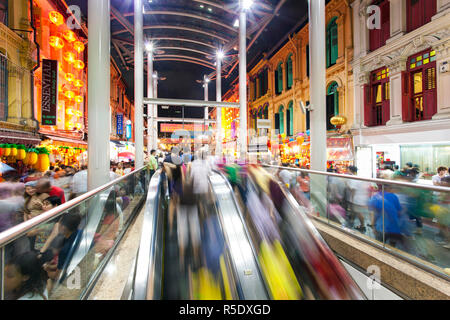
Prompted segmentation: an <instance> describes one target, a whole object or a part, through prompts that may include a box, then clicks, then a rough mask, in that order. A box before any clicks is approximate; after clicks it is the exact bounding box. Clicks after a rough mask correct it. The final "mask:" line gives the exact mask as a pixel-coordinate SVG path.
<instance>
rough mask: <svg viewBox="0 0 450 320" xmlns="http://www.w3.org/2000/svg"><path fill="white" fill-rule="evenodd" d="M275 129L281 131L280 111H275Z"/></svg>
mask: <svg viewBox="0 0 450 320" xmlns="http://www.w3.org/2000/svg"><path fill="white" fill-rule="evenodd" d="M275 130H278V132H279V133H281V132H280V114H279V113H275Z"/></svg>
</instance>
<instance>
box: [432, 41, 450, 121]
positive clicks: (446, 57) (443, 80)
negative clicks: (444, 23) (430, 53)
mask: <svg viewBox="0 0 450 320" xmlns="http://www.w3.org/2000/svg"><path fill="white" fill-rule="evenodd" d="M446 36H447V39H448V40H447V41H445V42H444V43H441V44H439V45H437V46H433V49H434V50H436V66H437V70H436V87H437V113H436V114H435V115H434V116H433V119H449V118H450V90H449V88H450V71H447V72H445V73H443V72H440V68H441V66H442V65H443V64H444V63H445V62H446V63H447V64H450V34H449V33H447V35H446Z"/></svg>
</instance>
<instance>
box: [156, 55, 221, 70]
mask: <svg viewBox="0 0 450 320" xmlns="http://www.w3.org/2000/svg"><path fill="white" fill-rule="evenodd" d="M155 58H156V59H157V58H181V59H191V60H194V61H198V62H201V63H205V64H208V65H210V66H211V67H214V65H213V64H212V63H211V62H209V61H206V60H203V59H199V58H195V57H191V56H186V55H183V54H159V55H158V54H157V55H155Z"/></svg>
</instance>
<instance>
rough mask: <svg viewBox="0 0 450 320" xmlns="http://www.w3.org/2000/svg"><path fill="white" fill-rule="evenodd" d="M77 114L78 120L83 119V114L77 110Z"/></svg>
mask: <svg viewBox="0 0 450 320" xmlns="http://www.w3.org/2000/svg"><path fill="white" fill-rule="evenodd" d="M75 114H76V116H77V117H78V118H81V117H82V116H83V113H81V111H79V110H77V111H76V112H75Z"/></svg>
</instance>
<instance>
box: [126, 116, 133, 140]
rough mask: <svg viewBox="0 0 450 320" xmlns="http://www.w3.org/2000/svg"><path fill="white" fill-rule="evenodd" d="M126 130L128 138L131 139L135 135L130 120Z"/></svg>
mask: <svg viewBox="0 0 450 320" xmlns="http://www.w3.org/2000/svg"><path fill="white" fill-rule="evenodd" d="M126 130H127V135H126V138H127V139H128V140H129V139H131V138H132V137H133V135H132V134H131V121H130V120H128V121H127V127H126Z"/></svg>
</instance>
